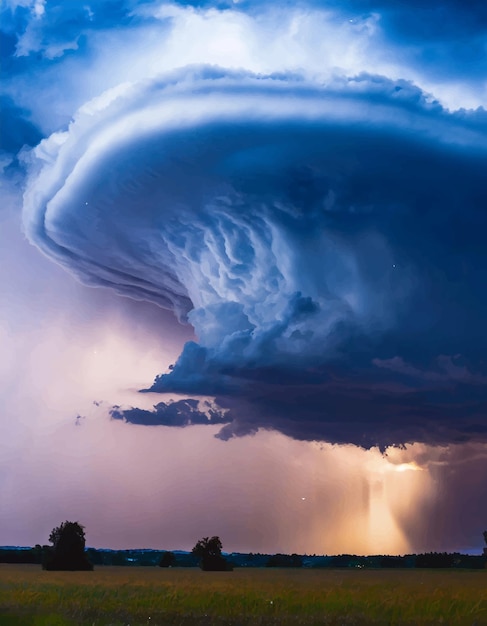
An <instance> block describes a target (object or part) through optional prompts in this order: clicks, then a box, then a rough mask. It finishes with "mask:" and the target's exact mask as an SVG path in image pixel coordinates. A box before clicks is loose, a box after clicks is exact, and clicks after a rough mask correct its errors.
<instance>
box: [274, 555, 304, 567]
mask: <svg viewBox="0 0 487 626" xmlns="http://www.w3.org/2000/svg"><path fill="white" fill-rule="evenodd" d="M266 567H303V557H301V556H300V555H299V554H273V555H272V556H270V557H269V559H268V561H267V563H266Z"/></svg>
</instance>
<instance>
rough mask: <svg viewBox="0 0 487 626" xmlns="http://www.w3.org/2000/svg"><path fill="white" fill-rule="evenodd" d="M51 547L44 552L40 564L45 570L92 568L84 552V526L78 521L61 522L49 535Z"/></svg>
mask: <svg viewBox="0 0 487 626" xmlns="http://www.w3.org/2000/svg"><path fill="white" fill-rule="evenodd" d="M49 541H50V542H51V543H52V548H49V550H48V551H47V553H45V554H44V558H43V563H42V566H43V568H44V569H46V570H69V571H75V570H92V569H93V565H92V564H91V563H90V561H89V560H88V558H87V556H86V554H85V532H84V527H83V526H81V524H79V523H78V522H68V521H66V522H63V523H62V524H61V525H60V526H57V527H56V528H54V529H53V530H52V532H51V534H50V535H49Z"/></svg>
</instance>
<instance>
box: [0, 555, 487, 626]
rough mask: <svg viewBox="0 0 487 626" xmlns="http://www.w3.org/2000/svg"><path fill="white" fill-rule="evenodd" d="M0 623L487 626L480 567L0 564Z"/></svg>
mask: <svg viewBox="0 0 487 626" xmlns="http://www.w3.org/2000/svg"><path fill="white" fill-rule="evenodd" d="M0 624H1V626H78V625H82V626H108V625H110V626H122V625H123V626H128V625H130V626H142V625H143V626H147V625H151V626H176V625H177V626H190V625H195V626H213V625H215V626H220V625H221V626H223V625H228V626H250V625H251V624H252V625H264V624H266V625H267V624H268V625H275V626H288V625H289V626H290V625H301V624H302V625H318V624H319V625H340V626H346V625H354V624H358V625H365V624H384V625H385V624H387V625H391V626H392V625H397V626H399V625H401V626H402V625H411V626H412V625H414V626H426V625H433V624H434V625H435V626H436V625H438V624H445V625H446V624H447V625H452V626H453V625H457V624H458V625H462V626H463V625H468V626H473V625H475V626H481V625H487V570H418V569H416V570H394V569H392V570H364V569H349V568H347V569H334V570H328V569H327V570H312V569H270V568H267V569H266V568H262V569H251V568H245V569H244V568H242V569H236V570H235V571H233V572H202V571H200V570H199V569H196V568H171V569H162V568H158V567H103V566H101V567H97V568H96V569H95V571H93V572H46V571H43V570H42V569H41V568H40V567H39V566H38V565H5V564H0Z"/></svg>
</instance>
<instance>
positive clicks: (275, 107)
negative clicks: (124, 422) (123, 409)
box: [24, 66, 487, 447]
mask: <svg viewBox="0 0 487 626" xmlns="http://www.w3.org/2000/svg"><path fill="white" fill-rule="evenodd" d="M486 130H487V114H486V113H485V112H484V111H483V110H476V111H465V110H460V111H457V112H453V113H452V112H450V111H448V110H446V109H445V108H444V107H442V106H441V105H440V103H439V102H438V101H436V100H434V99H433V98H431V97H430V96H429V95H428V94H425V93H424V92H423V91H422V90H421V89H420V88H418V87H417V86H414V85H413V84H411V83H410V82H408V81H405V80H390V79H387V78H385V77H382V76H377V75H370V74H364V73H362V74H360V75H358V76H355V77H344V76H341V77H335V78H333V79H332V80H330V81H328V82H326V83H324V84H317V83H313V82H310V81H309V80H308V79H306V78H305V77H303V76H301V75H296V74H294V73H293V74H290V73H284V74H283V73H279V74H271V75H268V76H265V75H255V74H253V73H250V72H246V71H238V72H237V71H230V70H227V69H223V68H215V67H204V66H203V67H199V66H195V67H193V66H192V67H188V68H185V69H183V70H177V71H175V72H172V73H169V74H166V75H163V76H161V77H158V78H156V79H150V80H146V81H142V82H139V83H130V84H124V85H121V86H120V87H119V88H116V89H113V90H110V91H108V92H106V93H105V94H103V95H102V96H100V97H99V98H97V99H95V100H93V101H91V102H90V103H87V104H86V105H84V106H83V107H82V108H81V109H80V110H79V111H78V113H77V114H76V116H75V118H74V121H73V122H72V123H71V124H70V126H69V128H68V130H67V131H64V132H61V133H55V134H54V135H52V136H51V137H49V138H48V139H46V140H44V141H42V142H41V143H40V145H39V147H37V148H36V149H35V150H34V152H33V154H32V160H31V163H30V178H29V182H28V186H27V191H26V193H25V199H24V226H25V231H26V234H27V236H28V237H29V239H30V240H31V241H32V242H33V243H35V244H36V245H37V246H38V247H39V248H40V249H41V250H43V251H44V252H45V253H46V254H47V255H49V256H51V257H52V258H54V259H55V260H56V261H57V262H58V263H60V264H62V265H64V266H65V267H66V268H67V269H68V270H69V271H71V272H72V273H74V274H75V275H76V276H78V277H79V278H80V279H81V280H82V281H84V282H86V283H88V284H91V285H95V286H108V287H111V288H113V289H115V290H116V291H117V292H119V293H121V294H124V295H128V296H130V297H132V298H135V299H141V300H144V299H145V300H149V301H151V302H154V303H157V304H159V305H160V306H163V307H165V308H169V309H171V310H173V311H174V312H175V314H176V315H177V316H178V317H179V319H180V320H181V321H183V322H184V321H188V322H189V323H191V324H192V326H193V327H194V329H195V334H196V336H197V338H198V343H195V342H189V343H188V344H186V346H185V347H184V349H183V352H182V354H181V356H180V357H179V359H178V360H177V362H176V363H175V365H174V367H173V368H172V369H171V371H169V372H168V373H166V374H162V375H160V376H158V377H157V378H156V380H155V382H154V384H153V385H152V387H151V388H150V390H151V391H159V392H177V393H179V394H194V395H205V396H208V395H215V396H217V398H218V403H219V404H220V406H222V407H225V408H231V412H232V415H233V416H234V420H233V423H232V424H231V425H227V426H225V427H224V429H223V430H222V432H221V433H220V435H219V436H220V437H222V438H228V437H230V436H233V435H234V434H235V433H239V434H241V433H245V432H255V430H256V429H258V428H259V427H264V428H273V429H277V430H280V431H282V432H284V433H286V434H288V435H291V436H292V437H296V438H302V439H325V440H328V441H332V442H345V443H347V442H349V443H350V442H351V443H356V444H359V445H364V446H366V447H370V446H373V445H379V446H381V447H385V446H387V445H390V444H394V443H407V442H411V441H424V442H427V443H433V444H434V443H441V444H444V443H448V442H457V441H466V440H469V439H482V440H484V439H485V435H486V430H487V425H486V421H485V410H486V398H485V391H484V385H485V380H486V366H485V363H484V360H483V355H484V354H485V348H486V345H485V338H484V336H483V334H482V333H481V328H482V324H483V320H484V319H485V316H486V314H487V299H486V298H485V295H484V293H483V291H482V289H481V288H480V286H481V285H482V283H483V280H484V278H485V275H486V271H487V258H486V255H485V252H484V235H483V233H484V232H485V227H486V225H487V216H486V212H485V206H486V204H487V190H486V188H485V184H484V168H485V159H486V150H485V145H486V138H487V137H486ZM398 364H401V365H400V366H398ZM460 371H461V373H462V374H461V376H459V374H458V373H459V372H460ZM156 413H157V412H156ZM154 419H155V420H156V421H157V415H156V417H155V418H154ZM162 423H164V420H162Z"/></svg>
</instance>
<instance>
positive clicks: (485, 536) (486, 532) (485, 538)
mask: <svg viewBox="0 0 487 626" xmlns="http://www.w3.org/2000/svg"><path fill="white" fill-rule="evenodd" d="M484 541H485V543H486V544H487V530H484Z"/></svg>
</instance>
